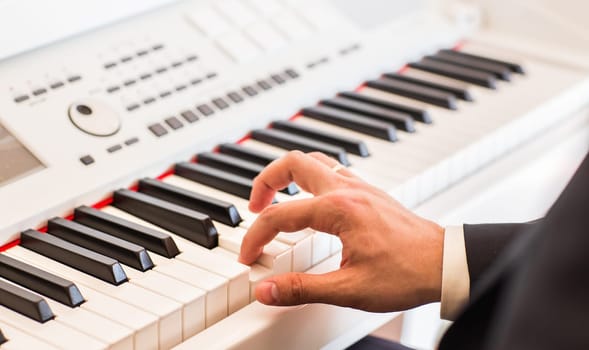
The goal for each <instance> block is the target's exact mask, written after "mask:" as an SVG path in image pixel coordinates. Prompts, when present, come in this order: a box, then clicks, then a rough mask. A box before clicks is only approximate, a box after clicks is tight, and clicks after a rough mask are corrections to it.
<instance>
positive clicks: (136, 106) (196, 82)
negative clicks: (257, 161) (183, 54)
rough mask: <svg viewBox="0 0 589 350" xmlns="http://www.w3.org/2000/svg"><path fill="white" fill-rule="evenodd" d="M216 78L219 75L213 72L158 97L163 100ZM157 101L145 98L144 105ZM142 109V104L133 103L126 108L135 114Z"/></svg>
mask: <svg viewBox="0 0 589 350" xmlns="http://www.w3.org/2000/svg"><path fill="white" fill-rule="evenodd" d="M216 77H217V73H215V72H211V73H208V74H207V75H206V76H204V77H202V78H199V77H196V78H192V79H191V80H190V81H187V82H186V84H180V85H177V86H175V87H174V89H173V90H165V91H162V92H160V93H159V95H158V97H159V98H162V99H163V98H166V97H169V96H171V95H172V93H173V92H181V91H184V90H186V89H188V88H189V87H191V86H196V85H199V84H200V83H202V82H203V81H205V80H211V79H214V78H216ZM156 101H157V97H156V96H151V97H147V98H145V99H144V100H143V101H142V103H143V104H144V105H149V104H152V103H154V102H156ZM140 107H141V104H140V103H132V104H130V105H128V106H127V107H126V108H127V111H129V112H133V111H135V110H137V109H139V108H140Z"/></svg>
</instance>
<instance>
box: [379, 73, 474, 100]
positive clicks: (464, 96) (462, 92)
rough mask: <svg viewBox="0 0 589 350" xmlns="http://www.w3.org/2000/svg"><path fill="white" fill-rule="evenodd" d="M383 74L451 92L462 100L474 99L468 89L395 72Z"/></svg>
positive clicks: (393, 78)
mask: <svg viewBox="0 0 589 350" xmlns="http://www.w3.org/2000/svg"><path fill="white" fill-rule="evenodd" d="M384 76H385V77H387V79H392V80H399V81H406V82H408V83H412V84H417V85H421V86H424V87H428V88H432V89H437V90H442V91H445V92H447V93H450V94H453V95H455V96H456V97H458V98H459V99H461V100H464V101H473V100H474V99H473V98H472V95H471V94H470V91H468V90H466V89H461V88H458V87H453V86H448V85H443V84H439V83H434V82H431V81H428V80H423V79H418V78H412V77H408V76H406V75H401V74H397V73H386V74H385V75H384Z"/></svg>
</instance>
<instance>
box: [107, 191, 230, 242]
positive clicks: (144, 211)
mask: <svg viewBox="0 0 589 350" xmlns="http://www.w3.org/2000/svg"><path fill="white" fill-rule="evenodd" d="M113 205H114V206H115V207H117V208H119V209H122V210H124V211H126V212H128V213H130V214H133V215H135V216H137V217H139V218H141V219H143V220H145V221H148V222H151V223H152V224H154V225H157V226H160V227H162V228H164V229H166V230H168V231H171V232H173V233H175V234H177V235H179V236H182V237H184V238H186V239H188V240H190V241H192V242H194V243H197V244H199V245H201V246H203V247H205V248H209V249H212V248H215V247H216V246H217V245H218V243H219V236H218V234H217V229H216V228H215V226H214V225H213V222H212V221H211V218H210V217H208V216H207V215H204V214H201V213H199V212H197V211H194V210H192V209H188V208H185V207H182V206H179V205H177V204H174V203H170V202H167V201H163V200H161V199H158V198H155V197H152V196H148V195H146V194H143V193H137V192H133V191H129V190H125V189H123V190H118V191H116V192H115V193H114V202H113Z"/></svg>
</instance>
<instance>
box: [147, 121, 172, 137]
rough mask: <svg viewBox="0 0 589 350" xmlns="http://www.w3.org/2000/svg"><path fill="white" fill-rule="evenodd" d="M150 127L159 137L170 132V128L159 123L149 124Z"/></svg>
mask: <svg viewBox="0 0 589 350" xmlns="http://www.w3.org/2000/svg"><path fill="white" fill-rule="evenodd" d="M148 128H149V131H151V132H152V133H153V134H154V135H155V136H157V137H162V136H164V135H165V134H167V133H168V130H166V129H165V128H164V127H163V126H162V125H161V124H159V123H155V124H151V125H150V126H148Z"/></svg>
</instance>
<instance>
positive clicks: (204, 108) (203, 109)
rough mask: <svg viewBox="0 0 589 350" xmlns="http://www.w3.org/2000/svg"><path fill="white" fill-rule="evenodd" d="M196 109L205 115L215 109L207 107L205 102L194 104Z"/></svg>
mask: <svg viewBox="0 0 589 350" xmlns="http://www.w3.org/2000/svg"><path fill="white" fill-rule="evenodd" d="M196 109H198V111H199V112H200V113H202V114H203V115H204V116H205V117H208V116H209V115H211V114H214V113H215V111H213V109H212V108H211V107H209V105H207V104H202V105H199V106H196Z"/></svg>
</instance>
